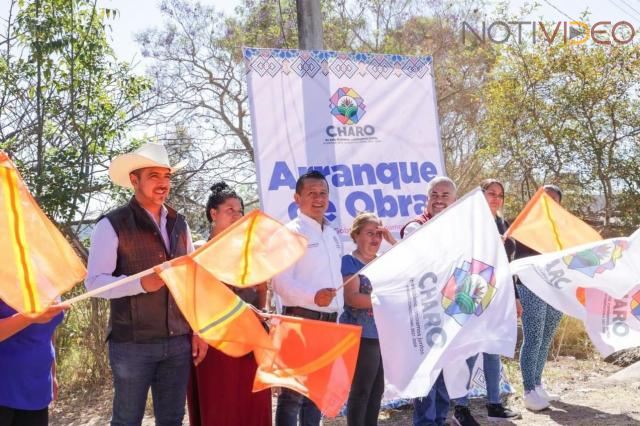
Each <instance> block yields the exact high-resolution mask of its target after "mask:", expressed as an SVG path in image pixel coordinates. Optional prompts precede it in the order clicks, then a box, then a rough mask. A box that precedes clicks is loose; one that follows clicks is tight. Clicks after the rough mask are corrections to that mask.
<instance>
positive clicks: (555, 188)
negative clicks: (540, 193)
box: [543, 183, 562, 201]
mask: <svg viewBox="0 0 640 426" xmlns="http://www.w3.org/2000/svg"><path fill="white" fill-rule="evenodd" d="M543 188H544V189H545V190H546V189H548V190H550V191H553V192H555V193H556V194H558V199H559V200H560V201H562V190H561V189H560V187H559V186H558V185H554V184H552V183H548V184H546V185H544V186H543Z"/></svg>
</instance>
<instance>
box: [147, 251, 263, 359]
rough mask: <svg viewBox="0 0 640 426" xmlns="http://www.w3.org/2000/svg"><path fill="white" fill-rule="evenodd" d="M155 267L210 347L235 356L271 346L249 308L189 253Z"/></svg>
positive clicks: (192, 326)
mask: <svg viewBox="0 0 640 426" xmlns="http://www.w3.org/2000/svg"><path fill="white" fill-rule="evenodd" d="M154 270H155V272H156V273H157V274H158V275H160V277H161V278H162V280H163V281H164V282H165V284H166V285H167V287H168V288H169V291H171V294H172V295H173V298H174V300H175V301H176V303H177V305H178V307H179V308H180V311H181V312H182V315H184V317H185V319H186V320H187V322H188V323H189V325H190V326H191V328H192V329H193V331H194V332H195V333H197V334H198V335H199V336H200V337H201V338H202V339H203V340H205V341H206V342H207V343H208V344H209V345H211V346H212V347H214V348H216V349H218V350H220V351H222V352H224V353H225V354H227V355H230V356H234V357H239V356H242V355H246V354H248V353H249V352H251V351H252V350H254V349H256V348H262V349H270V348H272V346H271V341H270V339H269V335H268V333H267V332H266V330H265V329H264V327H263V326H262V324H261V323H260V321H259V320H258V317H257V316H256V314H255V313H254V312H253V311H252V310H251V308H249V306H248V305H247V304H246V303H245V302H243V301H242V299H240V298H239V297H238V296H237V295H236V294H235V293H233V292H232V291H231V290H229V289H228V288H227V287H226V286H225V285H224V284H222V283H221V282H220V281H218V280H217V279H216V278H215V277H214V276H213V275H211V274H210V273H209V272H208V271H207V270H206V269H205V268H203V267H202V266H201V265H199V264H198V263H196V262H194V261H193V259H191V258H190V257H189V256H182V257H180V258H178V259H176V260H174V261H172V262H166V263H164V264H162V265H159V266H156V267H155V268H154Z"/></svg>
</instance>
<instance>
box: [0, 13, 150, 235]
mask: <svg viewBox="0 0 640 426" xmlns="http://www.w3.org/2000/svg"><path fill="white" fill-rule="evenodd" d="M18 5H19V10H18V13H17V16H16V19H15V22H13V23H12V24H13V25H12V26H11V27H10V28H11V30H12V33H11V34H10V35H9V38H8V40H7V44H8V46H9V48H8V49H7V53H6V54H5V55H4V56H3V57H2V59H0V68H1V69H3V70H5V71H6V72H4V73H2V80H3V83H4V84H5V86H4V97H3V98H2V101H1V102H3V103H4V104H3V105H0V106H2V107H3V108H0V149H3V150H5V151H7V152H9V153H10V154H11V155H12V157H13V158H14V159H15V160H16V162H17V163H18V164H19V167H20V169H21V172H22V174H23V176H24V178H25V180H26V181H27V183H28V185H29V186H30V188H31V189H32V191H33V193H34V195H35V196H36V198H37V199H38V201H39V202H40V205H41V206H42V208H43V209H44V210H45V211H46V212H47V213H48V214H49V215H50V216H51V217H53V218H55V219H56V220H57V221H59V222H61V223H68V222H70V221H72V220H73V219H76V218H77V215H78V214H81V213H82V211H83V209H84V207H85V206H86V204H87V202H88V200H89V198H90V197H91V196H92V194H93V193H95V192H97V191H100V190H103V191H104V190H106V189H107V183H106V181H105V179H104V176H100V173H101V172H102V171H103V170H104V168H105V160H107V159H108V158H109V157H111V156H112V155H114V153H117V152H119V140H120V138H122V136H123V134H124V131H125V130H126V129H127V128H128V126H129V125H130V122H129V121H130V119H131V114H132V112H133V111H134V110H136V108H139V106H140V105H139V103H140V99H141V95H142V94H143V93H144V92H145V91H146V90H148V89H149V87H150V84H149V81H148V80H147V79H146V78H142V77H136V76H134V75H133V74H132V73H131V71H130V69H129V67H128V65H127V64H124V63H118V62H117V61H116V60H115V58H114V56H113V52H112V50H111V48H110V47H109V45H108V42H107V37H106V29H105V28H106V22H105V21H106V19H107V17H108V16H111V15H113V13H112V11H110V10H108V9H100V8H96V7H95V2H93V1H89V0H76V1H67V0H34V1H20V2H19V3H18Z"/></svg>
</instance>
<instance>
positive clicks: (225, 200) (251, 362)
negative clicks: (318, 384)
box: [188, 182, 271, 426]
mask: <svg viewBox="0 0 640 426" xmlns="http://www.w3.org/2000/svg"><path fill="white" fill-rule="evenodd" d="M206 209H207V210H206V212H205V213H206V215H207V219H208V220H209V222H210V223H211V233H210V237H209V239H211V238H215V237H216V236H218V235H219V234H220V233H221V232H223V231H224V230H225V229H227V228H228V227H229V226H230V225H231V224H233V223H234V222H235V221H237V220H238V219H240V218H241V217H242V216H243V215H244V203H243V201H242V198H240V197H239V196H238V194H236V192H235V191H234V190H232V189H231V188H229V186H228V185H227V184H226V183H225V182H218V183H216V184H214V185H213V186H212V187H211V195H210V196H209V200H208V201H207V207H206ZM228 287H229V289H230V290H231V291H233V292H234V293H236V294H237V295H238V296H239V297H240V298H241V299H242V300H244V301H245V302H247V303H249V304H251V305H253V306H255V307H256V308H258V309H263V308H264V306H265V303H266V295H267V286H266V284H264V283H263V284H259V285H257V286H254V287H249V288H243V289H239V288H236V287H233V286H228ZM256 368H257V364H256V361H255V358H254V356H253V353H250V354H247V355H245V356H242V357H239V358H234V357H230V356H228V355H226V354H224V353H222V352H220V351H218V350H217V349H214V348H209V351H208V352H207V356H206V357H205V359H204V360H203V361H202V362H201V363H200V364H199V365H198V366H197V367H194V368H193V369H192V374H191V383H190V386H189V395H188V402H189V421H190V424H191V425H192V426H223V425H243V426H245V425H246V426H268V425H271V390H270V389H266V390H264V391H261V392H256V393H253V392H252V391H251V390H252V388H253V379H254V376H255V373H256Z"/></svg>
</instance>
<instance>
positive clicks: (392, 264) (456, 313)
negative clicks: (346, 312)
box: [361, 189, 517, 398]
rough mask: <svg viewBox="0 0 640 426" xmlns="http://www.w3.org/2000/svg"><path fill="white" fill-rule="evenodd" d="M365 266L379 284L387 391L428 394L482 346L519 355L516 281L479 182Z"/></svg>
mask: <svg viewBox="0 0 640 426" xmlns="http://www.w3.org/2000/svg"><path fill="white" fill-rule="evenodd" d="M361 273H362V274H364V275H366V276H367V277H368V278H369V280H370V281H371V284H372V286H373V294H372V304H373V312H374V316H375V319H376V325H377V327H378V335H379V337H380V347H381V350H382V359H383V363H384V374H385V380H386V382H387V395H386V396H387V397H389V398H393V397H402V398H414V397H422V396H425V395H426V394H427V393H428V392H429V389H430V388H431V386H432V385H433V383H434V381H435V380H436V378H437V377H438V374H439V373H440V370H441V369H442V368H444V367H446V366H447V365H448V364H451V363H460V362H462V363H463V362H464V360H466V359H467V358H468V357H470V356H471V355H475V354H477V353H479V352H487V353H493V354H501V355H505V356H509V357H512V356H513V354H514V350H515V345H516V329H517V327H516V313H515V295H514V290H513V283H512V280H511V274H510V272H509V264H508V260H507V255H506V253H505V250H504V246H503V242H502V239H501V237H500V235H499V234H498V230H497V227H496V224H495V220H494V218H493V216H492V215H491V212H490V210H489V207H488V205H487V202H486V200H485V198H484V195H483V194H482V192H481V191H480V189H476V190H474V191H472V192H470V193H469V194H467V195H466V196H465V197H464V198H462V199H460V200H459V201H458V202H456V203H455V204H453V205H452V206H450V207H449V208H447V209H446V210H445V211H444V212H442V213H440V214H439V215H438V216H436V217H435V218H433V219H431V220H430V221H429V222H427V223H426V224H424V225H422V226H421V227H420V229H418V230H417V231H415V232H414V233H413V234H411V235H410V236H409V237H407V238H406V239H404V240H402V241H401V242H400V243H399V244H396V245H395V246H393V247H392V248H391V249H390V250H389V251H387V252H386V253H385V254H383V255H382V256H380V257H379V258H377V259H376V260H374V261H373V262H371V263H369V264H368V265H367V266H366V267H365V268H363V270H362V271H361ZM462 365H464V364H462Z"/></svg>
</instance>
